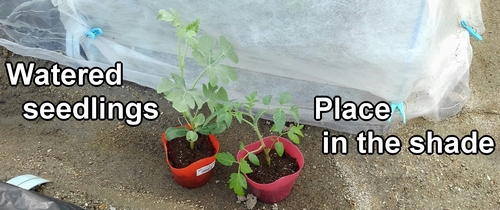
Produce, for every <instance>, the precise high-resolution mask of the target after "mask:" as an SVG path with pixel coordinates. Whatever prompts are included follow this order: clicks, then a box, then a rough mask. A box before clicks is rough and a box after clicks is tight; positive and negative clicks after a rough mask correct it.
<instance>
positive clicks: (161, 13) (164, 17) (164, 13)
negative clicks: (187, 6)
mask: <svg viewBox="0 0 500 210" xmlns="http://www.w3.org/2000/svg"><path fill="white" fill-rule="evenodd" d="M156 19H157V20H163V21H165V22H171V21H173V20H174V16H172V15H171V14H170V13H168V12H167V11H166V10H164V9H160V11H159V12H158V16H157V17H156Z"/></svg>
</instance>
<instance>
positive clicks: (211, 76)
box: [206, 66, 219, 86]
mask: <svg viewBox="0 0 500 210" xmlns="http://www.w3.org/2000/svg"><path fill="white" fill-rule="evenodd" d="M207 68H208V69H209V70H207V72H206V74H207V76H208V84H210V85H212V86H217V85H218V83H219V78H218V77H217V73H216V72H214V71H213V69H214V68H213V67H210V66H209V67H207Z"/></svg>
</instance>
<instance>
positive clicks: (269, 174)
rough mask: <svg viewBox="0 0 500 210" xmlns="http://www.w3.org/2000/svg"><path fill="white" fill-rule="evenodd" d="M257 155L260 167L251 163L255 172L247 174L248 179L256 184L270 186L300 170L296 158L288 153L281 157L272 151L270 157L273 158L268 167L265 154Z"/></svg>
mask: <svg viewBox="0 0 500 210" xmlns="http://www.w3.org/2000/svg"><path fill="white" fill-rule="evenodd" d="M255 155H256V156H257V157H258V158H259V161H260V165H259V166H257V165H254V164H252V163H250V161H249V164H250V168H252V170H253V172H252V173H249V174H247V176H248V178H250V179H251V180H253V181H254V182H257V183H260V184H269V183H272V182H275V181H276V180H278V179H280V178H281V177H284V176H288V175H290V174H293V173H295V172H297V171H298V170H299V164H298V163H297V161H296V160H295V158H293V157H292V156H290V155H289V154H287V153H286V152H285V153H283V156H281V157H280V156H278V153H277V152H276V150H274V149H273V150H271V152H269V156H270V157H271V166H268V165H267V162H266V156H265V154H264V152H260V153H258V154H255Z"/></svg>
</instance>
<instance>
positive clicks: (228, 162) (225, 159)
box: [215, 152, 236, 166]
mask: <svg viewBox="0 0 500 210" xmlns="http://www.w3.org/2000/svg"><path fill="white" fill-rule="evenodd" d="M215 159H217V161H219V163H220V164H222V165H225V166H232V165H233V163H234V162H236V159H235V158H234V156H233V154H231V153H229V152H219V153H217V155H215Z"/></svg>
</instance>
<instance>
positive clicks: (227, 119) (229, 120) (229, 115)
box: [224, 114, 233, 127]
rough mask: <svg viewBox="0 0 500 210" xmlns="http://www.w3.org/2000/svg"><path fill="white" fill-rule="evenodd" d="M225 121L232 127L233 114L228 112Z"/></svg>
mask: <svg viewBox="0 0 500 210" xmlns="http://www.w3.org/2000/svg"><path fill="white" fill-rule="evenodd" d="M224 122H226V125H227V127H231V123H233V115H232V114H226V116H225V119H224Z"/></svg>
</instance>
